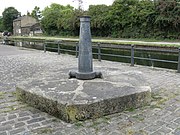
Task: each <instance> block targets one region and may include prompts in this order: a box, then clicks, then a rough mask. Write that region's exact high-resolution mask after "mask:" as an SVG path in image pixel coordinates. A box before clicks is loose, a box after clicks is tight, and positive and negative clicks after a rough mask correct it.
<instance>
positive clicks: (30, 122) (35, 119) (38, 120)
mask: <svg viewBox="0 0 180 135" xmlns="http://www.w3.org/2000/svg"><path fill="white" fill-rule="evenodd" d="M43 120H45V118H44V117H41V118H33V119H31V120H29V121H27V124H32V123H36V122H40V121H43Z"/></svg>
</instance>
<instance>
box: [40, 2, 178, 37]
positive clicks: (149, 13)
mask: <svg viewBox="0 0 180 135" xmlns="http://www.w3.org/2000/svg"><path fill="white" fill-rule="evenodd" d="M77 1H78V0H77ZM79 2H81V1H79ZM80 4H81V3H80ZM83 14H87V15H90V16H91V31H92V35H93V36H101V37H118V38H169V39H171V38H172V39H180V34H179V33H180V0H115V1H114V2H113V4H112V5H111V6H107V5H90V7H89V10H88V11H86V13H85V12H84V11H82V9H81V8H79V9H74V8H73V7H71V6H69V5H67V6H62V5H59V4H55V3H54V4H51V5H50V7H46V8H45V9H44V10H43V11H42V16H43V17H42V21H41V24H42V27H43V30H44V32H45V33H46V34H48V35H69V36H78V34H79V16H81V15H83Z"/></svg>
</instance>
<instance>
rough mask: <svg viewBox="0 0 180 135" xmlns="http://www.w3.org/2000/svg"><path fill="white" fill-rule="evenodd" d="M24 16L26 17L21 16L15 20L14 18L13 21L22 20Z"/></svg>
mask: <svg viewBox="0 0 180 135" xmlns="http://www.w3.org/2000/svg"><path fill="white" fill-rule="evenodd" d="M23 17H24V16H21V17H19V18H17V19H15V20H13V21H14V22H15V21H20V20H21V19H22V18H23Z"/></svg>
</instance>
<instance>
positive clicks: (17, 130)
mask: <svg viewBox="0 0 180 135" xmlns="http://www.w3.org/2000/svg"><path fill="white" fill-rule="evenodd" d="M25 130H26V129H25V128H18V129H15V130H11V131H10V132H9V133H10V135H15V134H18V133H21V132H23V131H25Z"/></svg>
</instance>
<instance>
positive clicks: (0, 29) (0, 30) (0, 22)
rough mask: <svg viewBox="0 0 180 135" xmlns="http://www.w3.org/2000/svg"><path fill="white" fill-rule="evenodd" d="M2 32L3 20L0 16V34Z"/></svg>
mask: <svg viewBox="0 0 180 135" xmlns="http://www.w3.org/2000/svg"><path fill="white" fill-rule="evenodd" d="M3 31H4V27H3V18H2V17H1V16H0V32H3Z"/></svg>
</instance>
